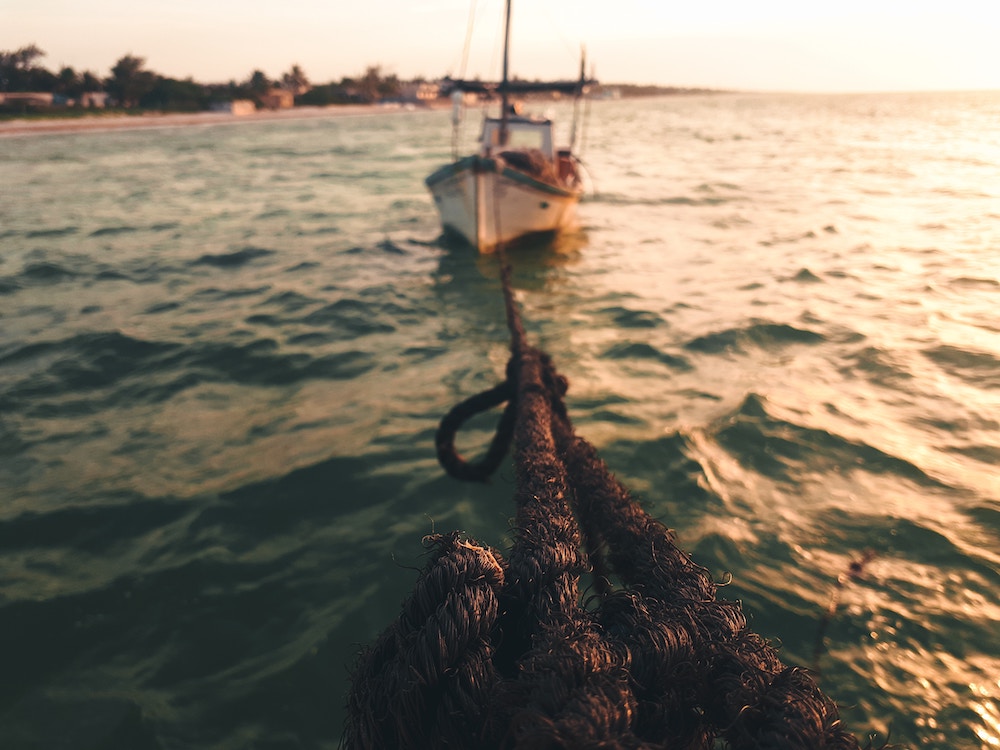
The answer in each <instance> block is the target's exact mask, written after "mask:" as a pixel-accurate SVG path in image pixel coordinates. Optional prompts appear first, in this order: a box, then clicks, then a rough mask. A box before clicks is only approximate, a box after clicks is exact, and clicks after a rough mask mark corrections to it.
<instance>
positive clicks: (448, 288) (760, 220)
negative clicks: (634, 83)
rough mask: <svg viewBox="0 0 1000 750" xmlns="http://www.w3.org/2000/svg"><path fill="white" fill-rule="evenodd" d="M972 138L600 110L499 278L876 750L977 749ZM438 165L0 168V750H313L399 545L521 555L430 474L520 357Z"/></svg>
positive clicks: (85, 150) (903, 123) (979, 548)
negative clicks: (552, 220) (582, 189)
mask: <svg viewBox="0 0 1000 750" xmlns="http://www.w3.org/2000/svg"><path fill="white" fill-rule="evenodd" d="M554 113H555V114H556V116H557V117H559V118H560V120H562V121H565V120H568V119H569V116H570V109H569V107H568V106H563V105H560V106H557V107H555V108H554ZM998 123H1000V93H995V92H994V93H967V94H919V95H918V94H895V95H863V96H846V95H843V96H807V95H794V96H793V95H787V96H783V95H748V94H733V95H720V96H693V97H673V98H663V99H656V100H625V101H601V102H593V103H592V104H591V105H590V106H589V117H588V119H587V123H586V130H585V134H584V149H585V150H584V153H583V156H584V161H585V163H586V165H587V172H588V176H589V177H588V180H589V183H590V186H591V188H592V190H591V193H590V195H588V197H587V198H586V200H585V201H584V202H583V204H582V205H581V207H580V217H581V226H580V229H579V231H577V232H573V233H571V234H569V235H566V236H563V237H560V238H559V239H558V240H557V241H555V242H553V243H551V244H548V245H540V246H535V247H530V248H526V249H524V250H522V251H520V252H518V253H516V254H515V255H514V258H513V260H514V266H515V274H514V276H515V278H514V283H515V286H516V288H517V294H518V299H519V302H520V303H521V305H522V307H523V312H524V316H525V320H526V324H527V327H528V331H529V335H530V336H531V338H532V340H533V341H534V342H535V343H537V344H539V345H541V346H542V347H543V348H545V349H546V350H547V351H549V352H550V353H551V354H552V355H553V357H554V359H555V362H556V365H557V366H558V367H559V369H560V371H561V372H562V373H563V374H564V375H566V376H567V377H568V378H569V380H570V390H569V394H568V407H569V409H570V414H571V417H572V418H573V420H574V422H575V424H576V427H577V430H578V432H579V433H580V434H582V435H584V436H585V437H587V438H588V439H589V440H590V441H591V442H593V443H594V444H595V445H597V447H598V448H599V450H600V452H601V454H602V456H603V457H604V459H605V460H606V461H607V463H608V464H609V465H610V467H611V469H612V470H613V471H614V472H615V473H616V474H617V476H619V478H621V479H622V480H623V481H624V482H625V483H626V484H627V485H628V486H629V487H630V488H631V489H632V490H633V492H634V494H635V496H636V498H637V499H638V500H639V501H640V502H641V503H642V504H643V505H644V507H646V508H647V509H648V510H649V511H650V512H651V513H652V514H653V515H655V516H657V517H658V518H660V519H662V520H663V521H664V522H665V523H667V524H668V525H669V526H671V527H673V528H675V529H676V530H677V532H678V536H679V542H680V544H681V546H682V547H683V548H685V549H686V550H688V551H689V552H690V553H691V554H692V555H693V557H694V558H695V560H696V561H697V562H699V563H700V564H702V565H703V566H705V567H706V568H708V569H709V570H710V571H711V572H712V573H713V575H714V576H715V577H716V578H717V579H718V580H720V581H729V583H728V585H727V586H725V587H724V588H723V589H722V590H721V592H722V595H723V596H725V597H727V598H730V599H738V600H740V601H742V602H743V606H744V609H745V610H746V611H747V613H748V614H749V617H750V622H751V625H752V627H753V628H754V629H755V630H757V631H758V632H760V633H761V634H763V635H764V636H766V637H767V638H769V639H771V640H772V641H774V642H775V643H778V644H780V645H781V654H782V656H783V658H784V660H785V661H786V662H788V663H794V664H801V665H803V666H807V667H810V668H812V669H814V670H815V671H816V673H817V674H818V679H819V680H820V684H821V685H822V687H823V688H824V689H825V690H826V691H827V692H828V693H829V694H830V695H831V696H832V697H833V698H834V699H836V700H837V701H838V703H839V704H840V705H841V707H842V715H843V718H844V721H845V722H846V724H847V726H848V727H849V728H850V729H851V730H852V731H854V732H855V733H856V734H857V735H858V736H859V737H860V738H862V739H865V738H867V737H868V736H869V734H870V733H876V734H877V735H878V737H879V738H880V739H884V738H885V737H886V736H887V735H888V736H889V737H890V738H891V740H892V741H894V742H897V743H900V744H902V745H904V746H910V747H927V748H982V747H994V746H998V745H1000V598H998V591H1000V479H998V474H997V469H996V464H997V462H998V460H1000V322H998V315H997V310H998V309H1000V127H998ZM475 128H476V119H475V115H471V116H470V120H469V122H468V124H467V128H466V130H465V135H464V137H465V139H466V141H468V140H469V139H471V137H472V136H473V135H474V131H475ZM449 154H450V125H449V113H448V112H441V111H417V112H391V113H385V114H379V115H372V116H358V117H328V118H327V117H314V118H310V119H303V120H295V121H280V122H243V123H238V124H235V123H223V122H222V121H221V120H220V123H219V124H215V125H212V124H208V125H202V126H190V127H183V128H156V129H142V130H127V131H108V132H82V133H64V134H55V135H38V136H16V137H6V138H0V248H2V251H0V673H2V679H0V740H2V742H0V744H2V746H3V747H5V748H6V747H11V748H55V747H67V748H77V747H80V748H83V747H87V748H90V747H97V746H99V744H98V743H99V742H110V743H111V744H109V745H108V746H125V745H124V744H119V745H116V744H115V742H119V741H120V742H122V743H125V742H127V743H128V746H131V747H157V748H162V749H163V750H175V749H180V748H194V747H197V748H210V749H212V750H223V749H226V750H229V749H233V750H235V749H236V748H333V747H336V746H337V744H338V740H339V737H340V732H341V728H342V724H343V719H344V715H345V709H344V702H345V692H346V689H347V686H348V670H349V667H350V666H351V664H352V663H353V661H354V656H355V654H356V653H357V651H358V649H359V647H360V645H361V644H364V643H368V642H371V641H372V640H373V639H374V637H375V636H376V635H377V634H378V632H379V631H380V630H381V629H382V628H383V627H385V626H386V625H387V624H388V623H389V622H390V621H391V620H392V618H394V617H395V616H396V614H397V613H398V611H399V606H400V602H401V601H402V599H403V598H404V597H405V596H406V594H407V593H408V591H409V590H410V587H411V586H412V584H413V581H414V580H415V577H416V570H417V569H418V568H419V567H420V566H421V565H422V562H423V559H424V557H423V555H424V550H423V548H422V547H421V538H422V536H423V535H425V534H427V533H430V532H432V531H447V530H451V529H461V530H464V531H466V532H468V533H469V534H470V535H472V536H473V537H475V538H477V539H479V540H481V541H483V542H487V543H490V544H493V545H496V546H500V547H501V548H504V547H506V546H507V545H509V543H510V540H511V534H510V519H511V517H512V515H513V504H512V492H513V488H512V484H511V482H512V480H511V472H510V470H509V469H506V470H502V471H501V472H500V473H499V474H498V476H497V477H496V478H495V479H494V480H493V481H492V482H491V483H490V484H488V485H486V486H479V485H475V486H471V485H465V484H460V483H458V482H455V481H453V480H450V479H448V478H446V477H445V476H443V474H442V472H441V470H440V469H439V467H438V466H437V463H436V461H435V458H434V447H433V433H434V430H435V427H436V424H437V420H438V419H439V418H440V416H441V415H442V414H443V413H444V412H445V411H446V410H447V409H448V408H450V406H451V405H453V404H454V403H456V402H457V401H459V400H461V399H463V398H465V397H467V396H469V395H472V394H473V393H476V392H478V391H480V390H482V389H484V388H486V387H489V386H491V385H493V384H494V383H495V382H497V381H498V379H499V378H500V377H501V376H502V373H503V368H504V365H505V362H506V357H507V334H506V328H505V325H504V319H503V305H502V300H501V296H500V291H499V285H498V273H497V269H496V266H495V264H494V262H493V261H492V260H490V259H489V258H479V257H477V256H475V255H474V254H473V253H471V252H470V251H468V250H466V249H464V248H460V247H455V246H451V245H448V244H445V243H442V242H441V241H439V238H438V234H439V229H438V226H437V223H436V221H437V219H436V215H435V212H434V209H433V204H432V202H431V200H430V198H429V196H428V195H427V194H426V193H425V190H424V187H423V183H422V178H423V176H425V175H426V174H428V173H429V172H430V171H431V170H432V169H434V168H435V167H437V166H439V165H440V164H441V163H443V162H444V161H446V160H447V159H448V158H449ZM491 428H492V422H491V420H490V419H487V418H482V419H477V420H476V421H474V422H473V424H472V425H471V427H470V429H469V430H468V431H467V432H466V433H465V434H464V435H463V436H462V448H463V449H464V450H466V451H468V452H474V451H475V450H476V449H477V448H478V447H481V446H484V445H485V444H486V443H487V441H488V440H489V437H490V434H491ZM862 559H864V560H865V563H864V565H863V566H862V568H863V569H862V571H861V574H860V575H858V576H853V577H852V576H849V575H847V573H848V570H849V567H850V565H851V562H852V561H858V560H862ZM838 580H840V581H842V583H841V584H838ZM827 613H830V614H829V615H828V614H827ZM116 733H117V734H116ZM116 737H117V738H118V739H117V740H116V739H115V738H116ZM124 737H128V738H129V739H128V740H123V739H121V738H124ZM95 738H96V739H95ZM109 738H110V739H109ZM88 742H90V744H87V743H88Z"/></svg>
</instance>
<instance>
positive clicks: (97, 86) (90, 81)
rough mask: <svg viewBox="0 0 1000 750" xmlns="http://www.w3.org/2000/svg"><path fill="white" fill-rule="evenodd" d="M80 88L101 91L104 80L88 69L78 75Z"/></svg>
mask: <svg viewBox="0 0 1000 750" xmlns="http://www.w3.org/2000/svg"><path fill="white" fill-rule="evenodd" d="M80 89H81V90H83V91H103V90H104V82H103V81H102V80H101V79H100V78H98V77H97V76H96V75H94V74H93V73H91V72H90V71H89V70H85V71H84V72H83V74H82V75H81V76H80Z"/></svg>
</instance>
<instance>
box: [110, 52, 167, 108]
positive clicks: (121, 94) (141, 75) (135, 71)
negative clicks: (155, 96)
mask: <svg viewBox="0 0 1000 750" xmlns="http://www.w3.org/2000/svg"><path fill="white" fill-rule="evenodd" d="M145 64H146V59H145V58H143V57H135V56H133V55H125V56H124V57H122V58H121V59H120V60H118V62H117V63H115V66H114V67H113V68H112V69H111V77H110V78H108V79H107V81H105V86H106V87H107V92H108V94H110V95H111V97H112V98H113V99H115V101H117V102H118V104H120V105H121V106H122V107H126V108H129V107H134V106H136V105H137V104H138V103H139V100H140V99H142V97H143V96H145V95H146V94H148V93H149V92H150V91H152V90H153V87H154V86H155V85H156V80H157V78H158V76H157V75H156V74H155V73H152V72H150V71H148V70H145V69H144V67H143V66H145Z"/></svg>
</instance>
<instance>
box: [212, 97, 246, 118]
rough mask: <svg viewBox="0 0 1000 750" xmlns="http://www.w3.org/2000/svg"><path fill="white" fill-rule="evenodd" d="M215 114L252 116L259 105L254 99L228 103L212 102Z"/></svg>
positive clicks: (236, 100)
mask: <svg viewBox="0 0 1000 750" xmlns="http://www.w3.org/2000/svg"><path fill="white" fill-rule="evenodd" d="M210 109H211V110H212V111H213V112H225V113H227V114H230V115H250V114H253V113H254V112H256V111H257V105H256V104H254V102H253V100H252V99H234V100H232V101H228V102H212V105H211V107H210Z"/></svg>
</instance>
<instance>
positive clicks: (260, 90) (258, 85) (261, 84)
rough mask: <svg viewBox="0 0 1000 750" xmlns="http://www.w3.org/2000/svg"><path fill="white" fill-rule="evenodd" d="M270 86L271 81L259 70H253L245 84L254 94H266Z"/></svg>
mask: <svg viewBox="0 0 1000 750" xmlns="http://www.w3.org/2000/svg"><path fill="white" fill-rule="evenodd" d="M271 85H272V84H271V79H270V78H268V77H267V76H266V75H265V74H264V72H263V71H260V70H255V71H254V72H253V73H251V74H250V78H249V79H248V80H247V82H246V86H247V88H248V89H249V90H250V91H251V93H254V94H266V93H267V91H268V89H270V88H271Z"/></svg>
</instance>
